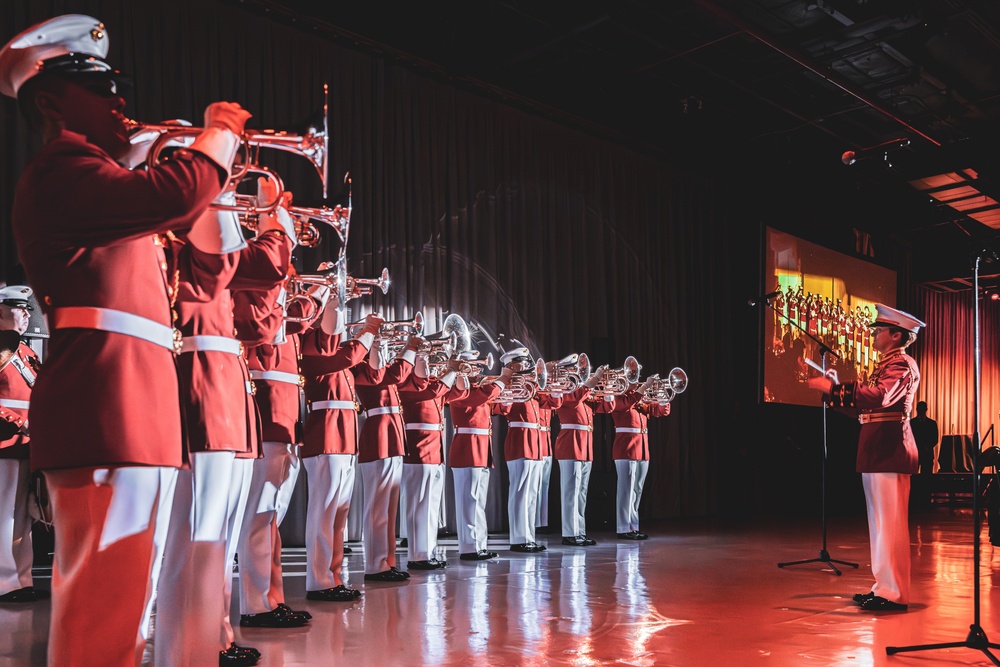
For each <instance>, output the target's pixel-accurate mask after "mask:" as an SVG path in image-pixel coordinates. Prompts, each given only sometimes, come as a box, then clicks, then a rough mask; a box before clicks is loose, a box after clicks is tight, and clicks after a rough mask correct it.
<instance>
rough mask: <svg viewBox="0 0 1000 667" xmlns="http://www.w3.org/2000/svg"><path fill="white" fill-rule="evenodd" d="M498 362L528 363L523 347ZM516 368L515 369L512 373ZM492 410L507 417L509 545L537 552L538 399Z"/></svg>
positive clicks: (541, 547) (542, 548) (539, 548)
mask: <svg viewBox="0 0 1000 667" xmlns="http://www.w3.org/2000/svg"><path fill="white" fill-rule="evenodd" d="M500 362H501V363H502V364H503V365H504V366H507V365H508V364H511V365H513V364H518V365H520V366H522V367H523V366H525V365H528V364H530V363H531V357H530V353H529V352H528V349H527V348H526V347H519V348H516V349H514V350H511V351H510V352H505V353H504V354H503V356H501V357H500ZM516 372H518V371H516V370H515V373H516ZM494 413H495V414H500V415H503V416H505V417H506V418H507V437H506V438H505V439H504V444H503V451H504V458H505V459H506V460H507V471H508V473H509V482H510V484H509V487H508V490H507V520H508V521H509V523H510V549H511V551H516V552H519V553H538V552H539V551H545V546H544V545H542V544H538V543H537V542H535V514H536V505H537V503H538V492H539V490H540V488H541V474H542V438H541V435H542V434H541V432H540V431H539V430H538V427H539V419H540V417H539V407H538V400H537V399H536V398H534V397H532V398H530V399H528V400H526V401H523V402H506V401H504V402H498V403H495V404H494Z"/></svg>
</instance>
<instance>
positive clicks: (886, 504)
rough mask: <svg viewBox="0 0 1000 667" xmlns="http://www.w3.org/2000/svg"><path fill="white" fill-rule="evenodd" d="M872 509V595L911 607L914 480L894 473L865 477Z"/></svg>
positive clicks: (879, 473)
mask: <svg viewBox="0 0 1000 667" xmlns="http://www.w3.org/2000/svg"><path fill="white" fill-rule="evenodd" d="M861 484H862V486H864V489H865V504H866V505H867V507H868V540H869V542H870V544H871V551H872V574H873V575H874V576H875V585H874V586H872V592H873V593H875V595H878V596H879V597H883V598H885V599H886V600H889V601H890V602H898V603H899V604H909V603H910V525H909V502H910V476H909V475H907V474H904V473H894V472H866V473H862V474H861Z"/></svg>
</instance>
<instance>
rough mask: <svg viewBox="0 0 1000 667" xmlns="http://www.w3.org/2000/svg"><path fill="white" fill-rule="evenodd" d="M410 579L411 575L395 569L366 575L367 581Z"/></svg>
mask: <svg viewBox="0 0 1000 667" xmlns="http://www.w3.org/2000/svg"><path fill="white" fill-rule="evenodd" d="M409 578H410V575H409V574H407V573H406V572H400V571H399V570H397V569H395V568H390V569H388V570H386V571H385V572H376V573H374V574H366V575H365V581H397V582H398V581H406V580H407V579H409Z"/></svg>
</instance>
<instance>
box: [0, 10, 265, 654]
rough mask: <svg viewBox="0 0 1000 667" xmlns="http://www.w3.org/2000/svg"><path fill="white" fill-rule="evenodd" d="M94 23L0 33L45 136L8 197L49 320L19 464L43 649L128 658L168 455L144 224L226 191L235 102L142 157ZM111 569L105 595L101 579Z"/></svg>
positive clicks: (159, 310)
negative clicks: (49, 544)
mask: <svg viewBox="0 0 1000 667" xmlns="http://www.w3.org/2000/svg"><path fill="white" fill-rule="evenodd" d="M107 52H108V31H107V28H106V27H105V26H104V24H103V23H101V22H100V21H98V20H97V19H95V18H93V17H90V16H84V15H79V14H70V15H65V16H59V17H56V18H53V19H50V20H48V21H45V22H43V23H40V24H38V25H35V26H33V27H31V28H29V29H28V30H26V31H24V32H22V33H21V34H19V35H17V36H16V37H14V38H13V39H12V40H11V41H10V42H8V43H7V44H6V45H5V46H4V47H3V48H2V49H0V93H2V94H4V95H8V96H11V97H16V98H17V100H18V102H19V105H20V107H21V110H22V112H23V114H24V115H25V116H26V117H27V119H28V122H29V124H30V125H31V126H32V128H33V129H34V130H36V131H38V132H39V134H40V135H41V137H42V142H43V144H44V145H43V147H42V149H41V151H40V153H39V154H38V155H37V156H36V157H35V158H34V159H33V160H32V161H31V162H30V163H29V164H28V166H27V167H26V169H25V171H24V172H23V174H22V176H21V179H20V182H19V183H18V186H17V191H16V194H15V198H14V207H13V215H12V219H13V231H14V239H15V241H16V243H17V247H18V251H19V255H20V259H21V262H22V264H23V266H24V269H25V272H26V274H27V277H28V280H29V282H30V283H31V285H32V287H33V288H34V290H35V293H36V295H37V298H38V302H39V304H40V306H41V308H42V310H43V311H44V312H45V314H46V316H47V318H48V323H49V328H50V330H51V332H52V335H51V338H50V340H49V347H48V353H47V356H46V363H45V367H44V368H43V369H42V370H41V372H40V373H39V374H38V378H37V380H36V382H35V386H34V388H33V390H32V396H31V407H30V421H31V425H32V428H31V431H32V432H31V438H32V443H31V465H32V468H33V469H35V470H43V471H45V475H46V479H47V482H48V487H49V493H50V498H51V502H52V511H53V514H54V515H55V516H57V517H58V520H57V522H56V524H55V561H54V565H53V572H52V612H51V617H50V631H49V633H48V637H49V645H48V663H49V664H50V665H59V666H60V667H64V666H66V665H83V664H87V665H93V664H100V665H106V666H112V665H122V666H124V665H130V666H131V665H135V664H137V663H138V661H139V656H141V655H142V651H143V640H142V638H141V635H140V633H139V625H140V619H141V617H142V614H143V609H144V607H145V604H146V599H147V595H148V590H149V577H150V566H151V562H152V545H153V534H154V531H155V528H156V521H157V500H158V498H159V496H160V489H161V487H162V486H163V485H165V484H170V483H172V481H173V479H174V477H175V475H176V468H178V467H179V466H180V465H181V464H182V456H183V445H182V440H181V415H180V404H179V399H178V385H177V375H176V368H175V366H174V352H175V347H174V342H175V336H174V330H173V321H172V315H171V305H172V303H173V300H174V299H175V298H176V287H175V284H176V280H175V276H173V275H168V271H167V265H166V263H165V258H164V253H163V248H162V247H161V246H160V245H158V244H157V243H156V241H155V240H154V235H156V234H161V233H166V232H170V231H173V232H179V233H185V232H187V231H188V230H190V229H191V227H192V225H193V223H194V222H195V220H196V219H197V218H198V217H199V215H200V214H201V213H202V212H203V211H204V210H205V209H206V207H207V206H208V204H209V203H210V202H211V201H212V200H213V199H215V197H216V196H217V195H218V194H219V193H220V192H221V190H222V189H223V185H224V184H225V183H226V182H227V180H228V175H229V169H230V167H231V163H232V160H233V158H234V156H235V153H236V149H237V148H238V145H239V134H240V133H241V132H242V131H243V125H244V123H245V122H246V119H247V118H248V117H249V114H248V113H247V112H246V111H244V110H243V109H241V108H240V107H239V105H237V104H233V103H228V102H217V103H215V104H212V105H210V106H209V107H208V109H207V110H206V112H205V129H204V130H203V131H202V132H201V134H200V135H199V136H198V137H197V138H196V139H195V141H194V142H193V143H192V145H191V146H190V147H189V148H187V149H185V150H181V151H178V152H176V153H174V155H173V156H172V157H171V159H170V160H168V161H165V162H163V163H161V164H159V165H156V166H151V167H149V168H148V169H141V170H140V169H136V170H129V169H127V168H125V167H123V166H121V165H120V164H119V163H118V162H117V161H116V159H118V158H121V157H123V156H124V155H125V154H126V153H127V152H128V150H129V148H130V143H129V134H130V129H131V128H132V127H133V125H134V124H133V123H132V122H130V121H128V120H127V119H126V118H125V116H124V115H123V112H124V107H125V101H124V100H123V99H122V98H121V97H120V96H119V94H118V90H117V85H118V84H119V83H120V74H119V72H117V71H116V70H114V69H113V68H112V67H111V66H110V65H108V63H106V62H105V61H104V58H105V57H106V55H107ZM110 581H114V582H115V583H116V588H115V594H114V600H113V602H112V603H110V604H102V605H100V608H99V609H97V610H95V609H94V604H95V601H96V602H97V604H100V603H99V601H101V600H108V582H110Z"/></svg>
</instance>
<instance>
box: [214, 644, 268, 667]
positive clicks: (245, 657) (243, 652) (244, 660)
mask: <svg viewBox="0 0 1000 667" xmlns="http://www.w3.org/2000/svg"><path fill="white" fill-rule="evenodd" d="M258 660H260V651H258V650H257V649H255V648H250V647H249V646H237V645H236V644H230V645H229V648H227V649H226V650H225V651H219V667H229V666H242V665H256V664H257V661H258Z"/></svg>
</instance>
